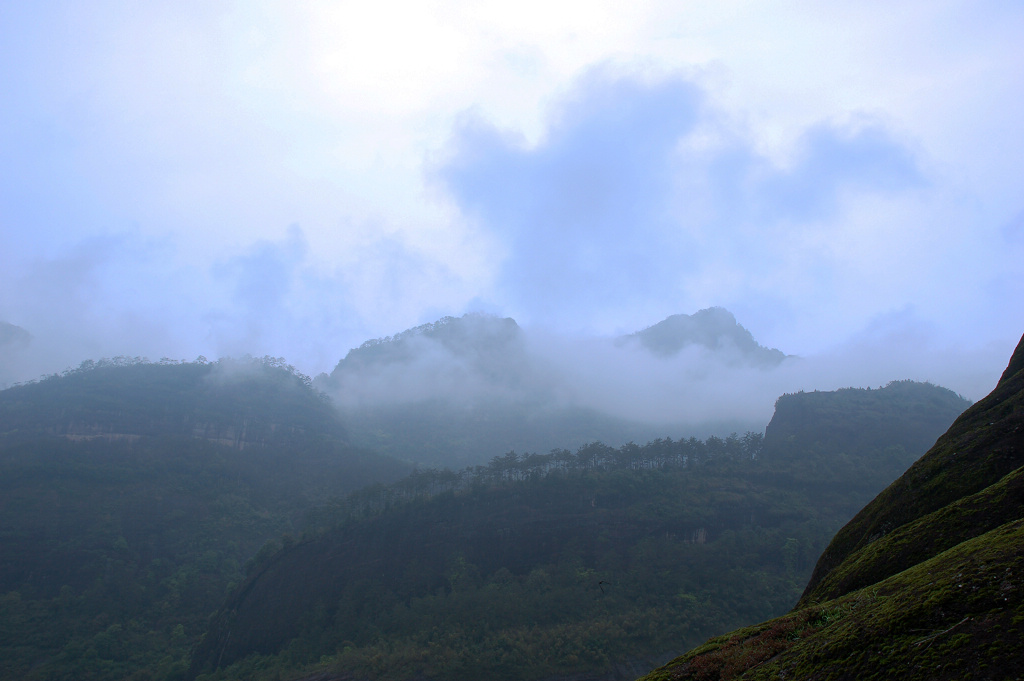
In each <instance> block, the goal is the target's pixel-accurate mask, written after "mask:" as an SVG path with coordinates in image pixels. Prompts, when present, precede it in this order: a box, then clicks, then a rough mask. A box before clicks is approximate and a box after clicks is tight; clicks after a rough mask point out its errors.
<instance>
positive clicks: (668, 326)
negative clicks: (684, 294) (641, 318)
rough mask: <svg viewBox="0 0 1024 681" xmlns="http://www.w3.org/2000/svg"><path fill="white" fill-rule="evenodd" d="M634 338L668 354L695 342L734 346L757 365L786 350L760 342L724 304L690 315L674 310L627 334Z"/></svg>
mask: <svg viewBox="0 0 1024 681" xmlns="http://www.w3.org/2000/svg"><path fill="white" fill-rule="evenodd" d="M629 338H636V339H637V340H638V341H639V342H640V344H641V345H642V346H643V347H644V348H646V349H647V350H648V351H650V352H651V353H652V354H655V355H659V356H661V357H670V356H672V355H675V354H678V353H679V352H680V351H681V350H683V348H686V347H688V346H690V345H698V346H701V347H704V348H707V349H708V350H711V351H722V352H725V351H728V350H729V349H730V347H731V348H734V349H735V350H737V351H738V352H739V354H740V356H741V357H742V358H743V359H744V360H746V361H748V362H750V363H751V364H754V365H758V366H776V365H777V364H779V363H780V362H782V360H784V359H785V358H786V355H785V353H783V352H782V351H781V350H776V349H774V348H766V347H764V346H762V345H759V344H758V342H757V341H756V340H754V336H753V335H752V334H751V333H750V331H748V330H747V329H746V328H744V327H743V326H742V325H741V324H740V323H739V322H737V321H736V317H735V316H734V315H733V314H732V313H731V312H729V311H728V310H726V309H725V308H724V307H709V308H705V309H703V310H698V311H697V312H694V313H693V314H692V315H687V314H675V315H671V316H670V317H666V318H665V319H663V320H662V321H660V322H658V323H657V324H654V325H652V326H649V327H647V328H646V329H643V330H642V331H638V332H636V333H633V334H630V335H629V336H626V337H625V339H629Z"/></svg>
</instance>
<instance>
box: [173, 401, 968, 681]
mask: <svg viewBox="0 0 1024 681" xmlns="http://www.w3.org/2000/svg"><path fill="white" fill-rule="evenodd" d="M854 392H856V391H854ZM862 392H865V393H866V392H868V391H862ZM870 392H871V393H872V395H871V397H870V399H865V400H860V399H853V400H852V402H851V404H853V405H854V406H853V407H851V408H850V409H848V410H846V411H845V412H844V411H842V410H834V409H830V408H828V406H829V405H830V404H831V403H832V402H833V401H835V400H836V399H842V400H848V399H849V398H850V396H851V395H852V394H853V393H851V392H849V391H844V392H843V394H842V395H841V396H840V397H839V398H837V397H836V394H834V393H803V394H800V395H797V396H792V397H791V398H787V401H791V402H794V403H806V404H804V407H805V409H804V410H803V411H804V412H806V413H812V414H818V416H817V417H816V418H811V419H809V420H807V421H805V422H804V426H803V427H802V428H801V426H800V425H799V424H790V423H788V421H787V418H788V416H786V414H781V415H777V416H776V419H773V424H775V426H776V427H775V428H774V429H769V433H772V432H779V433H783V432H785V433H789V434H790V435H792V436H793V439H792V440H791V441H790V442H789V446H790V447H791V448H792V450H791V451H785V452H784V448H781V447H780V446H779V443H777V442H776V441H774V440H773V439H772V437H774V436H772V437H768V436H765V437H764V438H762V436H760V435H759V434H753V433H751V434H747V435H746V436H744V437H735V436H733V437H730V438H726V439H720V438H709V439H708V440H706V441H703V442H702V441H698V440H696V439H690V440H671V439H661V440H657V441H653V442H651V443H648V444H647V445H644V446H637V445H633V444H630V445H626V446H623V447H620V448H611V447H606V446H604V445H600V444H593V445H589V446H586V447H581V448H579V449H578V450H577V451H575V452H569V451H567V450H555V451H553V452H551V453H550V454H545V455H538V454H531V455H526V456H519V455H516V454H515V453H509V454H507V455H505V456H503V457H495V458H494V459H493V460H492V461H491V463H490V464H489V465H487V466H479V467H475V468H472V469H466V470H464V471H461V472H459V473H454V472H450V471H443V472H441V471H423V472H418V473H417V474H415V475H413V476H411V477H409V478H407V479H405V480H403V481H401V482H400V483H397V484H395V485H392V486H388V487H376V488H371V489H368V490H363V491H361V492H359V493H357V494H354V495H352V496H350V497H349V498H347V499H345V500H343V501H340V502H338V503H337V504H335V505H334V506H333V507H329V508H325V509H323V510H322V513H323V518H322V519H321V521H320V522H321V524H322V525H324V526H325V527H327V528H329V529H326V530H325V531H323V532H322V533H319V534H317V535H315V536H310V537H308V538H306V539H305V540H303V541H300V542H298V543H296V544H294V545H291V546H288V547H285V548H283V549H282V550H281V551H280V552H278V553H277V554H276V555H273V556H268V557H267V558H266V559H265V560H264V561H262V562H261V563H260V564H259V565H258V566H257V567H256V569H255V570H254V571H253V573H252V576H250V577H249V579H248V580H247V581H246V582H245V583H244V584H242V585H240V586H239V588H238V589H237V590H236V591H235V593H234V594H233V595H232V596H231V597H230V598H229V599H228V602H227V603H226V605H225V607H224V608H223V609H222V610H221V612H220V613H219V614H218V615H217V617H216V618H215V619H214V620H213V621H212V623H211V627H210V629H209V631H208V632H207V634H206V636H205V637H204V640H203V642H202V644H201V645H200V646H199V647H198V648H197V650H196V652H195V655H194V656H193V666H192V671H193V673H195V674H197V675H199V677H200V678H201V679H204V680H212V679H243V678H244V679H256V678H268V679H270V678H276V677H277V676H278V675H280V676H281V678H289V677H292V678H294V677H297V676H301V675H302V674H316V673H322V674H335V675H337V678H349V676H348V675H351V677H352V678H367V679H395V680H401V679H437V680H441V679H451V680H455V679H479V678H488V679H524V680H525V679H546V678H555V677H559V678H560V677H569V676H572V675H575V676H572V678H578V679H581V680H583V679H597V678H606V677H607V678H617V677H619V676H623V675H625V676H628V675H630V674H632V675H633V676H635V675H637V674H639V673H642V669H643V665H644V664H647V665H650V664H651V662H652V661H656V660H658V659H659V658H660V659H667V657H668V655H667V654H668V653H669V652H670V651H673V650H678V649H679V648H680V647H682V646H685V645H694V644H696V643H698V642H699V641H701V640H704V639H705V638H706V637H707V636H708V635H710V634H711V633H713V632H715V631H721V630H723V629H728V628H729V627H730V625H729V624H727V623H733V624H732V625H731V626H740V625H742V624H745V623H749V622H754V621H758V620H760V619H764V618H765V617H766V616H769V617H770V616H773V615H776V614H781V613H782V612H784V611H785V610H786V609H787V608H789V607H790V606H791V605H792V603H793V602H795V601H796V599H797V598H798V597H799V593H800V591H801V589H802V587H803V584H805V583H806V580H807V578H808V577H809V575H810V570H811V567H812V561H813V559H814V556H816V555H818V554H819V553H820V552H821V550H822V549H823V548H824V547H825V545H826V544H827V542H828V541H829V539H830V538H831V537H832V535H833V533H834V532H835V531H836V530H837V529H838V528H839V527H840V526H842V524H843V523H845V522H846V521H847V520H848V519H849V518H850V517H851V516H852V515H853V514H854V513H855V512H856V510H857V509H858V508H860V507H861V506H863V504H864V503H865V502H866V501H867V500H869V499H870V498H871V497H872V496H874V495H875V494H877V493H878V491H879V490H881V489H882V488H884V487H885V485H887V484H888V483H889V482H890V481H891V480H892V479H893V478H895V477H896V476H898V475H899V474H900V473H902V472H903V471H904V470H905V469H906V467H907V466H908V465H909V464H910V463H911V462H912V461H913V460H914V459H915V458H917V457H918V456H919V455H920V454H921V453H922V452H923V451H924V447H925V446H926V445H923V446H919V447H917V448H916V449H915V448H914V445H913V438H910V439H907V440H905V441H904V444H907V445H908V446H909V447H910V449H909V450H908V449H906V448H904V446H902V445H889V444H887V443H886V442H885V441H883V440H880V439H873V438H857V439H854V440H852V441H851V442H849V443H845V444H843V443H841V442H840V441H839V440H835V441H830V442H829V443H828V444H827V445H822V444H821V443H820V442H819V441H818V439H817V438H816V437H814V434H815V433H818V432H821V431H827V430H829V428H839V429H846V427H847V426H848V425H849V424H850V423H854V424H856V423H861V422H863V421H864V420H865V419H867V420H868V421H870V420H871V419H872V418H873V417H872V413H873V410H875V409H877V408H879V407H880V406H883V405H885V404H888V407H889V408H890V409H892V410H895V411H898V412H906V413H907V414H908V417H907V423H906V425H907V427H908V428H909V429H910V430H912V431H914V432H918V431H919V430H920V431H926V430H928V429H929V428H931V429H932V438H931V442H934V438H935V437H937V436H938V435H939V434H940V433H941V432H942V430H943V429H944V428H946V427H947V426H948V425H949V423H950V422H952V421H953V419H955V418H956V416H957V415H958V414H959V413H960V412H961V411H962V410H963V409H964V408H966V407H967V406H968V403H967V402H965V401H964V400H962V399H961V398H958V397H957V396H956V395H954V394H953V393H950V392H949V391H948V390H945V389H942V388H938V387H936V386H931V385H927V384H915V385H914V386H913V388H911V386H910V385H909V384H903V383H896V384H892V385H890V386H889V387H887V388H886V389H883V390H876V391H870ZM919 403H920V404H923V405H927V406H924V407H921V408H918V406H919ZM857 405H860V407H861V409H862V411H858V408H857ZM865 405H866V406H865ZM869 407H870V408H869ZM862 412H863V413H862ZM829 419H831V420H830V421H829ZM805 431H806V432H805ZM790 435H787V436H786V437H787V438H789V437H790ZM840 445H842V446H840ZM768 451H772V452H776V455H774V456H767V454H766V453H767V452H768ZM680 642H683V643H682V645H680ZM609 675H611V676H609ZM332 678H333V677H332Z"/></svg>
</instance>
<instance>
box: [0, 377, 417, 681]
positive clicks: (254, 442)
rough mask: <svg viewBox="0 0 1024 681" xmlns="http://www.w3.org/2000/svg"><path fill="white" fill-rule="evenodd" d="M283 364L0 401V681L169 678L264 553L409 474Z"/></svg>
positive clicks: (79, 385) (54, 383)
mask: <svg viewBox="0 0 1024 681" xmlns="http://www.w3.org/2000/svg"><path fill="white" fill-rule="evenodd" d="M282 364H283V363H282V362H280V361H277V360H270V359H265V360H260V361H255V360H254V361H238V362H236V361H229V360H224V361H221V362H216V363H207V362H196V363H171V362H165V363H162V364H150V363H145V362H141V361H136V360H117V361H104V362H98V363H86V364H85V365H83V366H82V367H81V368H80V369H78V370H74V371H69V372H65V374H64V375H63V376H54V377H50V378H48V379H45V380H42V381H39V382H37V383H32V384H27V385H22V386H16V387H12V388H9V389H7V390H4V391H0V547H2V551H0V659H2V660H3V667H2V668H3V673H0V677H2V678H9V679H14V678H18V679H54V678H75V679H121V678H127V677H129V676H131V674H133V673H135V672H139V673H144V674H148V675H149V676H150V677H152V678H167V679H173V678H179V677H180V675H181V674H182V673H183V672H184V669H185V668H186V666H187V663H188V655H189V652H190V649H191V646H192V645H193V644H194V642H195V641H196V639H197V638H198V635H199V634H200V633H201V631H202V629H203V627H205V622H206V618H207V617H208V615H209V613H210V612H211V611H213V610H214V609H215V608H216V607H218V606H219V605H220V603H222V602H223V599H224V596H225V593H226V592H227V590H228V589H229V587H230V586H231V585H232V584H233V583H237V582H239V581H241V580H242V579H243V578H244V575H245V571H244V566H245V563H246V561H247V560H249V559H250V558H251V557H252V556H253V554H254V553H256V552H257V551H258V549H259V548H260V546H262V545H263V544H264V543H265V542H266V541H267V540H268V539H272V538H276V537H280V536H281V535H282V534H284V533H286V532H292V531H296V529H297V528H299V527H301V523H302V522H303V515H304V514H305V512H306V511H307V510H308V509H309V508H311V507H312V506H313V505H314V504H316V503H318V502H322V501H323V500H325V499H326V498H327V497H328V496H329V495H332V494H338V493H341V492H344V491H347V490H352V489H355V488H358V487H362V486H364V485H367V484H370V483H372V482H375V481H388V480H394V479H396V478H398V477H400V476H401V475H403V474H405V473H406V472H408V470H409V469H408V467H407V466H405V465H404V464H401V463H399V462H397V461H394V460H390V459H387V458H384V457H379V456H376V455H373V454H369V453H365V452H358V451H356V450H354V449H352V448H351V447H350V446H349V445H348V444H346V442H345V440H344V437H345V433H344V430H343V429H342V428H341V426H340V424H339V422H338V418H337V415H336V413H335V411H334V409H333V408H332V407H331V406H330V404H328V403H327V402H325V401H324V399H323V398H322V397H321V396H319V395H317V394H316V393H315V392H314V391H313V390H311V389H310V388H309V386H308V385H306V383H305V381H304V380H303V377H301V376H300V375H297V374H295V373H294V371H293V370H290V369H289V368H288V367H286V366H283V365H282ZM139 678H143V676H140V677H139Z"/></svg>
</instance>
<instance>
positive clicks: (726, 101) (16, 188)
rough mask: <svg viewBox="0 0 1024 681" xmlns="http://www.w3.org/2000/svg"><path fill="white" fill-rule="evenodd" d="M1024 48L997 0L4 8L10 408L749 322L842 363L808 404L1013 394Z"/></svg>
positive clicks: (1020, 282)
mask: <svg viewBox="0 0 1024 681" xmlns="http://www.w3.org/2000/svg"><path fill="white" fill-rule="evenodd" d="M1022 35H1024V5H1022V4H1021V3H1019V2H1009V1H1007V2H989V1H986V0H975V1H972V2H957V1H935V0H929V1H927V2H924V1H921V2H916V1H907V2H900V1H897V2H884V3H883V2H876V1H874V0H867V1H864V2H856V3H854V2H845V1H838V0H833V1H826V2H799V1H784V0H783V1H776V2H767V1H731V0H721V1H717V2H686V1H680V0H674V1H672V2H657V1H655V2H635V3H621V2H599V1H594V0H591V1H588V2H559V1H558V0H546V1H545V2H531V1H528V0H527V1H521V2H516V3H508V2H505V3H495V2H487V1H475V2H454V1H452V2H430V1H423V0H420V1H417V2H386V1H380V2H374V3H365V2H361V3H355V2H318V1H308V2H288V3H273V2H258V1H251V2H226V1H218V0H204V1H203V2H191V1H188V0H181V1H177V2H173V3H170V2H166V3H165V2H147V3H140V2H129V1H127V0H124V1H113V0H93V1H90V2H88V3H82V2H53V1H48V0H40V1H38V2H31V3H26V2H15V1H12V0H0V97H2V105H0V321H4V322H7V323H10V324H15V325H18V326H20V327H22V328H24V329H26V330H27V331H28V332H29V333H31V334H32V341H31V344H30V345H28V346H27V347H26V346H23V345H17V347H15V345H14V344H11V343H9V344H7V346H5V347H0V384H5V383H9V382H13V381H20V380H26V379H31V378H35V377H37V376H39V375H41V374H43V373H49V372H54V371H60V370H62V369H64V368H65V367H69V366H75V365H77V364H78V363H79V362H80V361H82V360H84V359H88V358H93V359H95V358H99V357H110V356H115V355H129V356H146V357H149V358H151V359H154V360H156V359H158V358H160V357H171V358H175V359H193V358H195V357H196V356H198V355H205V356H208V357H210V358H214V357H220V356H227V355H236V356H237V355H240V354H242V353H250V354H253V355H256V356H261V355H272V356H283V357H285V358H286V359H288V361H290V362H291V363H293V364H294V365H295V366H297V367H298V368H299V369H300V370H302V371H304V372H306V373H308V374H311V375H314V374H316V373H319V372H321V371H330V369H331V368H332V367H333V366H334V365H335V364H336V363H337V362H338V360H339V359H341V358H342V357H343V356H344V355H345V353H346V352H347V351H348V349H350V348H352V347H356V346H358V345H359V344H360V343H362V342H363V341H364V340H366V339H369V338H375V337H380V336H386V335H390V334H393V333H395V332H398V331H401V330H403V329H405V328H409V327H412V326H415V325H417V324H422V323H426V322H431V321H434V320H436V319H438V318H440V317H443V316H446V315H455V316H458V315H461V314H464V313H467V312H488V313H493V314H498V315H502V316H511V317H513V318H515V319H516V320H517V322H518V323H519V324H520V325H521V326H523V327H524V328H526V329H536V330H540V331H542V332H543V333H545V334H555V335H557V336H559V337H560V338H594V337H612V336H615V335H618V334H623V333H629V332H633V331H636V330H638V329H642V328H644V327H646V326H649V325H651V324H654V323H656V322H657V321H660V320H661V319H663V318H665V317H667V316H669V315H671V314H676V313H687V314H690V313H693V312H695V311H697V310H699V309H703V308H707V307H710V306H722V307H725V308H727V309H728V310H730V311H731V312H732V313H734V314H735V315H736V318H737V319H738V320H739V322H740V323H741V324H743V325H744V326H745V327H747V328H748V329H750V330H751V332H752V333H753V335H754V337H755V338H756V339H757V340H758V342H760V343H761V344H762V345H766V346H769V347H777V348H780V349H782V350H783V351H784V352H786V353H788V354H795V355H800V356H801V357H804V358H807V359H808V362H809V364H807V365H806V366H819V365H820V366H822V367H825V366H828V367H831V368H832V369H835V368H836V367H843V370H842V371H840V372H838V373H835V371H833V373H832V374H829V372H828V371H826V370H825V369H822V371H821V372H820V373H815V372H807V371H803V372H802V373H801V378H800V379H799V381H798V382H797V383H794V384H792V385H788V384H787V386H786V387H787V388H790V387H792V388H803V389H813V388H815V387H820V388H822V389H829V388H831V387H836V386H835V385H833V384H834V383H837V382H839V383H843V382H845V383H846V384H856V385H871V384H878V383H879V382H883V378H884V377H886V376H888V377H889V379H888V380H894V379H902V378H915V379H918V380H931V381H933V382H938V383H940V384H943V385H946V386H948V387H950V388H953V389H954V390H957V391H958V392H961V393H963V394H965V395H966V396H968V397H970V398H971V399H978V398H980V397H982V396H984V394H985V393H986V392H988V390H990V389H991V387H993V386H994V384H995V381H996V380H997V379H998V376H999V373H1000V372H1001V371H1002V369H1003V367H1004V366H1005V364H1006V361H1007V359H1008V358H1009V355H1010V352H1011V351H1012V349H1013V347H1014V346H1015V344H1016V342H1017V340H1018V339H1019V338H1020V335H1021V333H1022V332H1024V314H1022V313H1024V303H1022V302H1021V301H1024V266H1022V265H1021V263H1024V192H1022V191H1021V190H1022V188H1024V184H1022V178H1024V42H1022V41H1021V40H1020V36H1022ZM570 354H572V353H570ZM815 362H818V363H819V364H817V365H816V364H815ZM830 370H831V369H830ZM858 372H860V373H858ZM832 375H834V376H835V377H834V378H828V376H832ZM794 380H796V379H794ZM775 387H777V386H774V385H773V388H775Z"/></svg>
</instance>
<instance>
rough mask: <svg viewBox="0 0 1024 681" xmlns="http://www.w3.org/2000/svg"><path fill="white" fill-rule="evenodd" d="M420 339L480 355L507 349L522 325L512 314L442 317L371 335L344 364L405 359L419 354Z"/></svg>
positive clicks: (468, 354) (458, 352)
mask: <svg viewBox="0 0 1024 681" xmlns="http://www.w3.org/2000/svg"><path fill="white" fill-rule="evenodd" d="M421 339H426V340H428V341H431V342H434V343H437V344H439V345H441V346H442V347H444V348H445V349H446V350H447V351H448V352H450V353H451V354H452V355H454V356H457V357H481V356H489V355H493V354H495V353H501V352H503V351H506V350H508V349H509V348H510V346H513V345H515V344H517V343H518V342H519V341H520V340H521V329H520V328H519V325H518V324H516V320H514V319H512V318H511V317H498V316H497V315H491V314H486V313H482V312H472V313H468V314H465V315H463V316H461V317H442V318H441V319H439V320H437V321H436V322H430V323H429V324H421V325H419V326H416V327H413V328H411V329H406V330H405V331H401V332H399V333H396V334H395V335H393V336H385V337H383V338H374V339H371V340H368V341H366V342H364V343H363V344H362V345H360V346H359V347H358V348H354V349H352V350H350V351H349V352H348V354H347V355H346V356H345V358H344V359H343V360H341V362H339V363H338V366H337V367H335V371H338V369H339V368H341V367H343V366H346V365H348V366H351V365H353V364H354V365H360V366H366V365H370V364H390V363H394V362H408V361H411V360H413V359H414V358H415V357H417V356H418V355H419V350H417V347H419V348H420V349H422V346H418V345H417V342H418V341H420V340H421Z"/></svg>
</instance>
